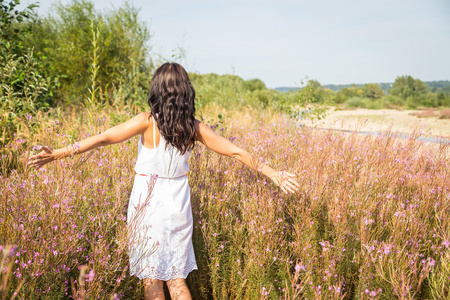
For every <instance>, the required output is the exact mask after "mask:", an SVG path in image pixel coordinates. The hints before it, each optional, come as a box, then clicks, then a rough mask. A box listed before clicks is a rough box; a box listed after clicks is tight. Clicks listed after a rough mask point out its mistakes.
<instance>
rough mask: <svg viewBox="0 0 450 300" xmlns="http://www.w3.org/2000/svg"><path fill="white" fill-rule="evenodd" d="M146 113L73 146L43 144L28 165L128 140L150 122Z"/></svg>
mask: <svg viewBox="0 0 450 300" xmlns="http://www.w3.org/2000/svg"><path fill="white" fill-rule="evenodd" d="M148 117H149V114H148V113H141V114H139V115H137V116H135V117H134V118H132V119H130V120H128V121H126V122H125V123H122V124H119V125H117V126H114V127H112V128H110V129H108V130H106V131H105V132H103V133H101V134H99V135H95V136H91V137H88V138H87V139H84V140H81V141H79V142H78V143H76V144H75V145H73V146H66V147H64V148H60V149H56V150H54V149H52V148H51V147H48V146H44V147H42V151H41V152H40V153H39V154H36V155H33V156H31V157H30V158H29V160H28V165H29V166H30V167H35V168H36V169H39V168H40V167H42V166H43V165H45V164H47V163H49V162H52V161H54V160H58V159H61V158H64V157H68V156H71V155H72V154H80V153H84V152H86V151H89V150H92V149H95V148H97V147H101V146H107V145H111V144H117V143H121V142H124V141H127V140H129V139H130V138H132V137H134V136H136V135H138V134H141V133H143V132H144V130H145V129H146V128H147V127H148V124H150V123H149V122H150V121H149V120H148Z"/></svg>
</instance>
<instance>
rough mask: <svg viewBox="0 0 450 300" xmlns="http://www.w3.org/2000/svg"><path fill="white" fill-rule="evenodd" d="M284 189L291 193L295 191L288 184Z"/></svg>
mask: <svg viewBox="0 0 450 300" xmlns="http://www.w3.org/2000/svg"><path fill="white" fill-rule="evenodd" d="M285 189H286V190H288V191H289V192H291V193H295V191H294V190H293V189H292V188H291V187H290V186H289V185H286V186H285Z"/></svg>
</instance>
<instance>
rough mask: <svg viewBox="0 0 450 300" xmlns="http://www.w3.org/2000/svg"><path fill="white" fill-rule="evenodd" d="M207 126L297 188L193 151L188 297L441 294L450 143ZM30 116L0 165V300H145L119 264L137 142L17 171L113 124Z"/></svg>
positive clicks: (279, 122)
mask: <svg viewBox="0 0 450 300" xmlns="http://www.w3.org/2000/svg"><path fill="white" fill-rule="evenodd" d="M206 115H207V116H208V115H209V116H210V118H207V117H205V118H204V119H205V122H207V123H208V124H209V125H212V126H213V127H214V129H215V130H216V131H217V132H218V133H220V134H221V135H222V136H225V137H227V138H229V139H231V140H232V141H233V142H234V143H235V144H237V145H239V146H242V147H244V148H246V149H247V150H249V151H250V152H251V153H252V154H253V155H255V157H257V158H258V159H260V160H261V161H263V162H265V163H268V164H270V165H271V166H273V167H275V168H279V169H284V170H287V171H289V172H292V173H294V174H296V175H297V180H298V182H299V183H300V185H301V188H300V191H299V192H298V193H296V194H292V195H286V194H283V193H282V192H281V191H280V190H279V189H278V188H277V187H276V186H275V185H274V184H273V183H271V182H270V180H269V179H268V178H265V177H263V176H262V175H260V174H257V173H256V172H254V171H252V170H250V169H248V168H246V167H245V166H243V165H241V164H240V163H239V162H236V161H234V160H233V159H230V158H227V157H222V156H220V155H218V154H216V153H214V152H212V151H210V150H208V149H206V148H205V147H204V146H202V145H197V146H196V147H195V149H194V150H193V152H192V154H191V158H190V168H191V171H190V172H189V174H188V177H189V182H190V186H191V200H192V208H193V213H194V224H195V225H194V226H195V227H194V237H193V241H194V248H195V251H196V257H197V264H198V267H199V270H198V271H194V272H192V273H191V274H190V275H189V277H188V285H189V287H190V289H191V293H192V295H193V297H194V299H448V298H449V297H450V294H449V293H450V290H449V287H450V222H449V218H448V216H449V213H450V190H449V188H450V179H449V178H450V177H449V175H450V174H449V172H450V171H449V170H450V165H449V159H448V156H447V155H448V145H445V144H441V145H437V144H427V143H422V142H419V141H416V140H415V139H414V135H412V136H411V138H410V139H408V140H402V139H397V138H395V134H393V133H389V132H387V133H384V134H381V135H380V136H376V137H374V136H358V135H357V134H348V133H337V132H333V131H323V130H315V129H311V128H304V127H303V128H302V127H298V126H297V125H295V123H294V122H292V121H290V120H289V118H286V117H284V116H283V115H277V114H274V113H263V114H259V115H258V116H257V115H256V114H255V113H254V112H252V111H251V110H248V111H247V110H243V111H241V112H238V113H224V115H223V116H221V117H220V118H219V119H217V117H216V115H215V114H214V113H213V112H210V113H209V114H206ZM117 116H120V114H119V113H117V115H116V117H117ZM122 117H123V119H126V118H128V116H126V115H123V116H122ZM35 118H37V119H38V120H36V119H35V120H33V121H34V122H40V124H41V127H40V129H39V130H37V131H36V132H34V133H31V132H28V131H27V126H26V122H28V120H27V121H23V124H22V125H23V126H19V128H21V129H20V130H21V134H19V135H17V136H16V137H17V139H16V140H15V141H14V142H12V143H11V144H8V145H6V146H5V147H3V151H4V152H3V153H7V154H3V156H2V158H1V161H0V164H1V167H2V173H1V177H0V199H1V206H0V208H1V214H0V245H1V246H0V248H1V251H0V254H1V255H2V256H1V269H0V272H1V273H0V295H1V296H2V299H10V298H14V297H16V299H72V298H75V299H97V298H99V299H117V298H120V299H142V298H143V287H142V283H141V282H139V281H138V280H137V279H136V278H135V277H130V276H129V271H128V267H129V266H128V257H127V241H128V237H129V234H130V232H129V230H128V229H127V224H126V217H127V216H126V212H127V204H128V197H129V195H130V192H131V187H132V182H133V178H134V171H133V167H134V161H135V159H136V154H137V140H135V139H134V140H130V141H128V142H126V143H124V144H118V145H113V146H108V147H106V148H100V149H97V150H94V151H91V152H90V153H86V154H83V155H80V156H77V157H76V158H75V159H74V160H70V159H66V160H61V161H58V162H54V163H52V164H49V165H46V166H45V167H44V168H42V169H40V170H38V171H35V170H31V169H28V168H26V167H25V165H24V164H23V158H24V157H26V156H27V155H28V152H29V151H30V150H32V147H33V145H38V144H48V145H51V146H53V147H61V146H64V145H67V143H69V142H71V140H72V139H74V140H79V139H82V138H83V137H86V136H89V135H93V134H97V133H99V132H101V131H103V130H105V129H106V128H108V127H110V126H111V124H110V122H117V120H116V119H114V120H113V119H112V118H111V117H110V116H109V115H106V114H99V115H98V118H96V119H95V121H93V120H91V122H83V121H81V119H80V118H79V115H77V113H75V112H73V113H72V114H63V115H61V116H60V117H59V118H54V119H50V118H48V117H45V116H42V115H38V116H37V117H35ZM39 118H40V119H39ZM88 123H90V124H91V125H90V126H88V125H86V124H88ZM35 151H36V150H35ZM11 166H14V168H12V167H11ZM150 201H151V199H150Z"/></svg>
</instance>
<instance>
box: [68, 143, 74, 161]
mask: <svg viewBox="0 0 450 300" xmlns="http://www.w3.org/2000/svg"><path fill="white" fill-rule="evenodd" d="M69 146H72V155H70V159H73V158H74V156H75V152H76V151H75V147H74V146H73V145H72V144H69ZM69 146H67V148H68V147H69Z"/></svg>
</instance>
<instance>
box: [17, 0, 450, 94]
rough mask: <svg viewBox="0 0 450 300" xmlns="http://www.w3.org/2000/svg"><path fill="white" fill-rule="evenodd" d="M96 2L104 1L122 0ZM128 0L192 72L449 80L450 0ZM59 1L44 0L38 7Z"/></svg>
mask: <svg viewBox="0 0 450 300" xmlns="http://www.w3.org/2000/svg"><path fill="white" fill-rule="evenodd" d="M33 2H34V1H31V0H22V3H23V4H27V3H33ZM68 2H70V1H69V0H62V3H68ZM93 2H94V3H95V6H96V8H97V9H99V10H104V9H110V8H111V7H112V6H115V7H119V6H120V5H121V4H122V3H123V2H122V1H111V0H93ZM130 2H131V3H133V5H134V6H135V7H137V8H140V9H141V11H140V18H141V20H143V21H145V22H146V23H147V25H148V27H149V28H150V31H151V33H152V38H151V41H150V44H151V46H152V51H153V55H154V54H155V53H158V54H160V55H162V56H164V57H167V58H169V57H170V56H171V54H172V53H173V52H172V51H173V50H175V49H177V47H179V46H181V47H183V48H184V49H185V51H186V60H184V61H181V63H182V64H183V65H184V66H185V67H186V68H187V69H188V71H192V72H198V73H202V74H203V73H217V74H235V75H238V76H241V77H243V78H244V79H251V78H259V79H261V80H263V81H264V82H265V83H266V85H267V87H270V88H274V87H281V86H289V87H293V86H298V85H299V84H300V82H301V80H302V79H304V78H305V76H308V77H309V78H312V79H317V80H318V81H319V82H320V83H322V84H347V83H370V82H393V81H394V80H395V78H396V77H397V76H400V75H411V76H413V77H415V78H419V79H421V80H424V81H429V80H450V1H449V0H400V1H399V0H377V1H374V0H370V1H365V0H341V1H336V0H324V1H319V0H318V1H303V0H299V1H290V0H280V1H275V0H272V1H266V0H258V1H251V0H240V1H235V0H228V1H220V2H219V1H211V0H209V1H206V0H191V1H182V0H158V1H156V0H147V1H145V0H133V1H130ZM54 3H56V1H53V0H41V1H40V6H41V8H39V9H38V12H39V13H40V14H41V15H42V14H46V13H47V12H49V11H51V6H52V4H54Z"/></svg>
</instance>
